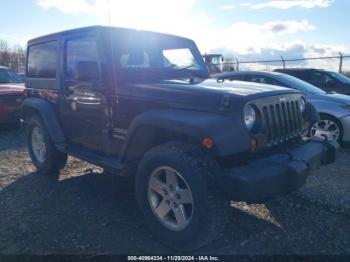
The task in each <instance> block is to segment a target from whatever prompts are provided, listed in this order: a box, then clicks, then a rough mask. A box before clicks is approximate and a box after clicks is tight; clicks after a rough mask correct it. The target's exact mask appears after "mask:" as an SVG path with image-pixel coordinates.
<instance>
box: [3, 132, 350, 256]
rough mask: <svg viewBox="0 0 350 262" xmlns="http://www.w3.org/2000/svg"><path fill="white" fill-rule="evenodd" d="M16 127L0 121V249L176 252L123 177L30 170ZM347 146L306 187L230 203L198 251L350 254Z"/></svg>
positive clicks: (82, 169) (75, 169)
mask: <svg viewBox="0 0 350 262" xmlns="http://www.w3.org/2000/svg"><path fill="white" fill-rule="evenodd" d="M24 144H25V142H24V138H23V136H22V134H21V132H20V131H19V130H18V128H17V127H0V210H1V212H0V254H35V255H42V254H84V255H90V254H94V255H95V254H100V255H101V254H141V255H144V254H169V253H171V254H174V253H176V252H175V251H173V250H169V249H168V248H166V247H164V246H162V245H161V244H159V243H158V242H157V241H155V240H154V239H153V238H152V236H151V235H150V233H149V232H148V231H147V229H146V228H145V227H144V224H143V220H142V217H141V216H140V215H139V213H138V210H137V207H136V202H135V200H134V192H133V185H132V183H131V182H130V181H128V180H127V179H125V178H120V177H117V176H111V175H104V174H102V170H101V169H99V168H97V167H94V166H92V165H89V164H86V163H84V162H82V161H79V160H77V159H73V158H71V159H69V164H68V165H67V167H66V168H65V169H64V170H63V171H62V173H61V177H60V181H59V182H55V181H53V180H50V179H48V178H45V177H42V176H40V175H38V174H36V173H35V169H34V168H33V166H32V164H31V161H30V158H29V156H28V153H27V151H26V148H25V146H24ZM349 168H350V149H344V151H343V153H342V155H341V159H340V160H339V161H338V162H337V164H334V165H331V166H327V167H324V168H322V169H320V170H319V171H318V172H316V173H315V174H314V175H312V176H311V177H310V179H309V181H308V183H307V185H306V186H305V187H303V188H302V189H301V190H300V191H298V192H296V193H293V194H290V195H288V196H285V197H281V198H278V199H274V200H271V201H269V202H266V203H264V204H254V205H247V204H245V203H232V210H231V221H230V223H229V224H228V225H227V228H226V230H225V232H224V234H223V236H222V237H221V239H220V240H218V241H216V242H215V243H214V244H211V245H210V246H207V247H205V248H203V249H202V250H198V251H197V253H198V254H210V255H224V254H250V255H253V254H298V255H320V254H334V255H336V254H343V255H349V254H350V222H349V221H350V219H349V218H350V195H349V191H350V190H349V189H350V172H349Z"/></svg>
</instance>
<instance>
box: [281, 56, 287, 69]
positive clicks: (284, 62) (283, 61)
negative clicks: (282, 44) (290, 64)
mask: <svg viewBox="0 0 350 262" xmlns="http://www.w3.org/2000/svg"><path fill="white" fill-rule="evenodd" d="M281 60H282V63H283V69H286V60H284V58H283V56H281Z"/></svg>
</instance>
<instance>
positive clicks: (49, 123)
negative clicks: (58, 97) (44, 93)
mask: <svg viewBox="0 0 350 262" xmlns="http://www.w3.org/2000/svg"><path fill="white" fill-rule="evenodd" d="M22 109H23V117H24V124H25V123H26V121H27V120H28V119H29V117H30V116H32V115H33V114H34V115H37V116H38V117H40V118H41V119H42V120H43V122H44V124H45V127H46V128H47V130H48V132H49V135H50V138H51V139H52V141H53V142H55V143H63V142H65V141H66V139H65V136H64V134H63V131H62V128H61V125H60V123H59V122H58V119H57V115H56V113H55V110H54V108H53V106H52V105H51V103H50V102H48V101H46V100H43V99H39V98H27V99H25V100H24V102H23V106H22Z"/></svg>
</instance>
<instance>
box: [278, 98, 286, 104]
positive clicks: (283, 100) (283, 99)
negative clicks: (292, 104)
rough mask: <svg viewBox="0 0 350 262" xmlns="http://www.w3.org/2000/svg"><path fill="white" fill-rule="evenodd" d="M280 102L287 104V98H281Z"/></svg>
mask: <svg viewBox="0 0 350 262" xmlns="http://www.w3.org/2000/svg"><path fill="white" fill-rule="evenodd" d="M278 102H279V103H285V102H287V98H285V97H279V98H278Z"/></svg>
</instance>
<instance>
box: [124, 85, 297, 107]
mask: <svg viewBox="0 0 350 262" xmlns="http://www.w3.org/2000/svg"><path fill="white" fill-rule="evenodd" d="M124 92H125V94H126V95H129V96H138V97H140V96H141V97H145V98H147V99H152V98H153V99H157V100H163V101H164V100H165V101H168V102H170V103H171V102H173V103H181V104H191V105H193V104H197V105H208V104H212V105H214V104H215V105H218V104H221V102H222V100H223V98H224V97H226V98H230V100H231V101H232V102H233V103H235V102H239V101H240V102H245V101H250V100H253V99H257V98H261V97H266V96H271V95H283V94H291V93H299V92H298V91H295V90H293V89H289V88H284V87H279V86H271V85H263V84H256V83H249V82H241V81H232V82H228V81H225V82H218V81H216V80H214V79H207V80H204V81H198V82H194V83H192V82H190V81H188V80H187V81H185V80H166V81H159V82H151V83H142V84H129V85H127V86H126V88H125V89H124V90H123V93H124Z"/></svg>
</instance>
